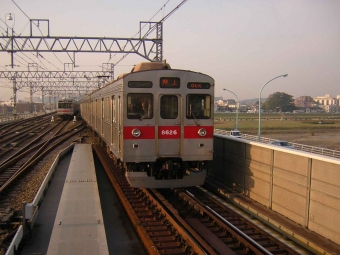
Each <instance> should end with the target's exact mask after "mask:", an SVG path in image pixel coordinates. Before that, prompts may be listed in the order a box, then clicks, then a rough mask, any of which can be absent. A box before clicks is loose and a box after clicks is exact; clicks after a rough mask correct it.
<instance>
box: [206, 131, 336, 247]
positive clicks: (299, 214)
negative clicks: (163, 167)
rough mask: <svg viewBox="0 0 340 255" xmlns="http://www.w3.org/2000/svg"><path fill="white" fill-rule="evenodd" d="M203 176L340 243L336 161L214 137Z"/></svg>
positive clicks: (223, 137)
mask: <svg viewBox="0 0 340 255" xmlns="http://www.w3.org/2000/svg"><path fill="white" fill-rule="evenodd" d="M214 156H215V158H214V166H213V169H212V170H211V171H209V173H208V175H209V176H210V177H212V178H213V179H215V180H216V181H219V182H222V183H223V184H224V185H226V186H227V187H230V188H233V189H234V190H236V191H239V192H241V193H243V194H245V195H246V196H248V197H250V198H252V199H254V200H255V201H257V202H259V203H261V204H263V205H265V206H267V207H268V208H270V209H272V210H274V211H276V212H278V213H280V214H282V215H284V216H286V217H287V218H289V219H291V220H293V221H295V222H297V223H299V224H301V225H302V226H305V227H306V228H308V229H310V230H312V231H314V232H316V233H318V234H320V235H322V236H324V237H326V238H328V239H330V240H332V241H334V242H336V243H340V220H339V217H338V215H340V160H339V159H333V158H330V157H325V156H320V155H315V154H311V153H307V152H302V151H299V150H292V149H284V148H280V147H276V146H270V145H266V144H263V143H258V142H251V141H248V140H245V139H239V138H232V137H230V136H224V135H215V136H214Z"/></svg>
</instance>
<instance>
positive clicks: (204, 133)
mask: <svg viewBox="0 0 340 255" xmlns="http://www.w3.org/2000/svg"><path fill="white" fill-rule="evenodd" d="M198 135H199V136H206V135H207V130H205V129H204V128H200V129H199V130H198Z"/></svg>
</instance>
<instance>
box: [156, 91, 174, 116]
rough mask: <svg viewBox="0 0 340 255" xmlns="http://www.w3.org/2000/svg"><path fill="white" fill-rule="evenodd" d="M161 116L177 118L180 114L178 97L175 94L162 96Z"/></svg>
mask: <svg viewBox="0 0 340 255" xmlns="http://www.w3.org/2000/svg"><path fill="white" fill-rule="evenodd" d="M160 110H161V118H162V119H176V118H177V116H178V98H177V96H175V95H166V96H162V97H161V106H160Z"/></svg>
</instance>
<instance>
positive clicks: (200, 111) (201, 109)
mask: <svg viewBox="0 0 340 255" xmlns="http://www.w3.org/2000/svg"><path fill="white" fill-rule="evenodd" d="M186 103H187V105H186V117H187V119H210V117H211V97H210V95H208V94H188V95H187V102H186Z"/></svg>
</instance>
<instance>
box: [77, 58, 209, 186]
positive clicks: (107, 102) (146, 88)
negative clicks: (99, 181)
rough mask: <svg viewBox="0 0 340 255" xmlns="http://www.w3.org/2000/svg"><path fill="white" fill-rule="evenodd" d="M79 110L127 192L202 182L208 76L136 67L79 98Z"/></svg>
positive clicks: (206, 147) (157, 65) (206, 157)
mask: <svg viewBox="0 0 340 255" xmlns="http://www.w3.org/2000/svg"><path fill="white" fill-rule="evenodd" d="M80 110H81V114H82V118H83V119H84V120H85V121H86V122H87V123H88V125H89V126H90V127H91V128H92V129H93V130H95V132H96V133H97V134H98V135H99V136H100V138H101V139H102V140H103V141H104V142H105V144H106V146H107V150H108V153H110V154H111V157H112V158H113V160H114V164H116V165H121V166H122V167H124V169H125V176H126V178H127V180H128V182H129V183H130V184H131V186H132V187H140V188H175V187H188V186H196V185H202V184H203V183H204V180H205V177H206V174H207V168H208V162H209V161H212V159H213V132H214V128H213V122H214V116H213V114H214V79H213V78H212V77H210V76H208V75H205V74H202V73H198V72H193V71H188V70H178V69H171V68H170V65H169V64H166V63H160V62H150V63H140V64H138V65H136V66H135V67H134V68H133V69H132V71H131V73H128V74H124V75H121V76H120V77H118V79H117V80H114V81H112V82H110V83H108V84H107V85H105V86H104V87H103V88H101V89H98V90H96V91H94V92H93V93H91V94H90V95H87V96H86V97H84V98H83V99H82V100H81V104H80Z"/></svg>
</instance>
